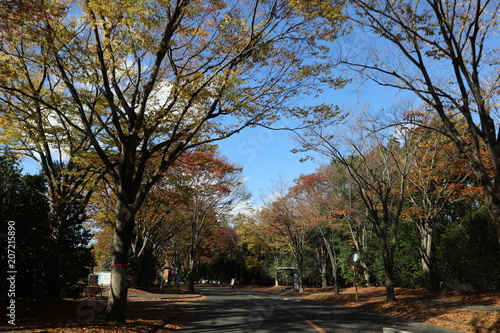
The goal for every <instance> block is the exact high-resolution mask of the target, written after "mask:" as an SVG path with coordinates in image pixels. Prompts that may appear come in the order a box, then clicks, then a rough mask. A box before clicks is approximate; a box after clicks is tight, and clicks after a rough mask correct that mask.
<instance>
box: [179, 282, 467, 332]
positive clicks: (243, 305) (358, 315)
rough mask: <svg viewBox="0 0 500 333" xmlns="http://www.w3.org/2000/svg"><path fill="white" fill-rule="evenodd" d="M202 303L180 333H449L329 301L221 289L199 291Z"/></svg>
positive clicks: (196, 307)
mask: <svg viewBox="0 0 500 333" xmlns="http://www.w3.org/2000/svg"><path fill="white" fill-rule="evenodd" d="M198 291H200V292H201V293H202V294H203V295H205V296H207V298H206V300H204V301H202V302H199V303H197V304H193V306H192V309H191V310H192V311H193V317H192V318H191V320H190V321H189V323H188V324H187V325H186V326H185V327H184V328H183V329H181V330H179V331H178V332H181V333H194V332H196V333H201V332H202V333H216V332H217V333H232V332H241V333H243V332H252V333H264V332H283V333H287V332H306V333H309V332H310V333H318V332H319V333H347V332H364V333H368V332H377V333H410V332H411V333H451V332H458V331H455V330H449V329H445V328H441V327H437V326H433V325H429V324H424V323H420V322H415V321H412V320H408V319H403V318H398V317H393V316H388V315H383V314H379V313H375V312H370V311H363V310H359V309H354V308H349V307H344V306H341V305H335V304H330V303H324V302H319V301H313V300H308V299H304V298H299V297H289V296H288V297H287V296H285V295H274V294H269V293H261V292H256V291H251V290H250V291H247V290H234V289H228V288H221V287H207V288H200V289H198Z"/></svg>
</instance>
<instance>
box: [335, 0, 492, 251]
mask: <svg viewBox="0 0 500 333" xmlns="http://www.w3.org/2000/svg"><path fill="white" fill-rule="evenodd" d="M350 2H351V3H352V4H353V5H354V9H353V10H352V11H350V12H349V14H350V15H349V16H350V19H351V20H352V21H353V23H354V24H356V25H357V26H358V27H359V29H354V30H353V32H354V33H356V34H357V35H353V37H354V38H352V39H351V40H356V42H354V43H351V44H350V47H353V48H354V49H356V48H358V50H356V51H354V50H351V51H352V52H348V54H349V57H350V58H346V57H344V56H342V57H341V58H340V59H338V60H339V61H340V62H341V63H343V64H345V65H347V66H348V67H349V68H350V69H352V70H354V71H356V72H357V73H358V74H360V75H361V76H363V77H365V78H366V77H369V78H370V79H372V80H373V81H375V82H376V83H378V84H380V85H382V86H385V87H390V88H395V89H397V90H399V91H404V92H408V94H411V95H414V96H416V97H417V98H418V99H420V101H421V102H422V103H423V107H424V108H427V109H428V110H429V111H432V112H435V113H436V114H437V115H439V118H440V119H441V121H442V124H443V126H444V128H445V131H446V135H448V136H449V137H450V138H451V139H452V140H453V142H454V143H455V144H456V145H457V147H458V148H459V149H460V151H461V152H462V153H463V154H465V156H466V159H467V160H468V161H469V163H470V166H471V167H472V170H473V171H474V173H475V176H476V178H477V179H478V182H479V184H480V185H481V187H482V189H483V191H484V194H485V197H486V199H487V203H488V209H489V212H490V214H491V216H492V218H493V220H494V221H495V225H496V228H497V236H498V240H499V242H500V188H499V186H500V135H499V132H498V121H499V119H498V108H499V105H500V104H499V102H498V98H499V97H498V96H499V95H498V85H499V82H500V63H499V62H498V52H497V49H498V29H499V26H500V21H499V17H500V15H499V14H500V13H499V10H500V3H499V2H498V1H492V0H486V1H477V0H472V1H444V0H426V1H410V0H407V1H406V0H405V1H392V2H389V1H384V0H351V1H350ZM332 3H333V2H332ZM361 39H362V40H363V41H360V40H361ZM354 44H356V46H354ZM342 54H343V55H345V54H347V53H346V52H342ZM355 54H356V56H355ZM457 115H460V116H457ZM462 121H465V124H466V127H465V131H464V130H462V128H461V126H462ZM414 123H416V124H419V123H418V121H415V122H414ZM419 125H420V124H419ZM483 146H484V147H485V152H486V155H483V150H482V149H483V148H482V147H483ZM490 165H491V166H492V168H490Z"/></svg>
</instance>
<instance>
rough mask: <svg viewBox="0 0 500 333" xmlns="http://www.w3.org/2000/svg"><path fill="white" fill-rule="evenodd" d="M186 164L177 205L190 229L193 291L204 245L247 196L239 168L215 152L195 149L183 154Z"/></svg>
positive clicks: (189, 243)
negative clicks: (179, 203) (180, 200)
mask: <svg viewBox="0 0 500 333" xmlns="http://www.w3.org/2000/svg"><path fill="white" fill-rule="evenodd" d="M178 161H179V162H181V163H183V164H184V168H183V172H182V174H181V175H179V177H178V178H179V179H178V180H177V182H179V183H178V184H177V185H176V186H177V188H179V189H181V191H182V192H179V195H180V196H181V198H182V204H181V205H179V207H178V208H177V209H178V210H179V211H180V215H181V216H182V217H183V219H184V220H185V228H186V231H187V237H188V239H187V244H188V249H187V252H186V253H187V257H188V265H187V269H186V271H187V272H188V275H189V289H190V290H191V291H194V285H195V282H196V280H197V268H198V263H199V258H200V251H201V244H202V242H203V241H205V240H206V239H207V237H208V236H210V234H211V232H212V231H213V230H215V229H216V228H217V227H219V226H220V225H221V222H222V221H224V220H225V217H226V216H227V215H228V214H229V213H230V212H231V210H232V209H233V208H234V207H235V205H237V204H238V203H239V202H241V201H243V200H247V199H248V193H247V192H246V191H245V189H244V186H243V181H242V179H241V175H240V171H241V169H239V168H237V167H236V166H235V165H233V164H230V163H228V162H227V161H225V160H224V159H223V158H221V157H219V156H217V153H216V151H213V150H212V151H194V152H192V153H190V154H187V155H186V156H182V157H181V158H180V159H179V160H178Z"/></svg>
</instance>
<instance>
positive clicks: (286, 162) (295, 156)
mask: <svg viewBox="0 0 500 333" xmlns="http://www.w3.org/2000/svg"><path fill="white" fill-rule="evenodd" d="M218 145H219V150H220V152H221V154H222V155H224V156H225V157H227V158H228V160H229V162H232V163H236V164H237V165H238V166H240V167H242V168H243V177H245V178H247V183H246V184H247V188H248V190H249V191H250V192H251V193H252V200H253V203H254V204H257V205H258V204H259V203H260V201H261V199H262V198H263V197H266V196H269V195H271V194H273V186H274V185H275V183H276V182H277V181H280V180H283V181H286V182H287V183H291V182H292V181H293V180H294V179H295V178H297V177H299V176H300V175H301V174H309V173H312V172H314V171H315V170H316V168H318V166H319V165H318V163H317V162H314V161H310V160H308V161H305V162H300V159H301V158H302V157H305V154H304V153H292V152H291V151H290V150H291V149H293V148H297V144H296V143H295V142H294V140H293V134H292V133H291V132H288V131H273V130H269V129H265V128H262V127H256V128H248V129H246V130H244V131H242V132H241V133H238V134H236V135H234V136H232V137H230V138H228V139H226V140H223V141H220V142H219V143H218Z"/></svg>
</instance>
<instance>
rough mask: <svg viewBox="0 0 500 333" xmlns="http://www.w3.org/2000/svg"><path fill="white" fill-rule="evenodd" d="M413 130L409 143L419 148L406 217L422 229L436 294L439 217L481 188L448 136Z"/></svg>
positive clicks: (429, 281) (426, 269) (429, 282)
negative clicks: (437, 228) (435, 254)
mask: <svg viewBox="0 0 500 333" xmlns="http://www.w3.org/2000/svg"><path fill="white" fill-rule="evenodd" d="M422 123H424V122H423V121H422ZM412 131H413V132H414V133H415V135H412V140H411V141H409V142H407V144H408V145H413V146H415V147H418V148H417V149H415V150H412V151H414V154H415V155H414V156H413V157H412V162H411V163H412V164H413V167H412V172H411V173H410V175H409V177H408V182H407V191H406V192H407V195H408V201H409V205H408V207H407V208H405V212H404V214H405V216H406V217H407V218H408V219H409V220H411V221H412V222H413V223H415V225H416V226H417V228H418V230H419V233H420V257H421V262H422V273H423V282H424V288H425V290H427V291H432V290H434V289H435V288H436V287H437V285H436V281H435V268H436V267H435V264H434V262H435V256H434V249H435V247H436V245H435V244H434V232H435V230H436V227H437V226H438V225H437V224H438V221H439V218H440V216H442V214H443V213H446V212H447V210H448V209H449V207H450V204H451V203H453V202H455V201H461V200H464V199H465V198H466V197H467V196H470V195H471V194H473V193H475V192H477V190H478V188H477V187H476V186H473V185H472V184H471V178H472V177H473V174H472V172H471V171H470V169H469V168H468V167H467V165H466V164H467V161H466V160H464V158H463V156H462V155H461V154H460V152H459V151H458V149H457V148H456V146H455V145H453V143H452V142H451V141H450V140H449V139H448V138H447V137H446V136H444V135H442V134H441V133H440V132H437V131H433V130H429V129H426V128H423V127H419V128H414V129H412Z"/></svg>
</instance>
